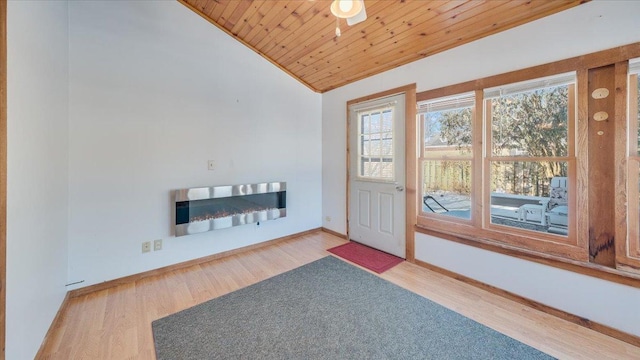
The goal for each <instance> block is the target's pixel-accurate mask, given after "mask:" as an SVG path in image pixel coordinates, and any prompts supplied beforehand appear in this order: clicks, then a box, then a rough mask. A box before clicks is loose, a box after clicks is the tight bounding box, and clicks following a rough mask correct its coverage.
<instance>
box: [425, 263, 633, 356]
mask: <svg viewBox="0 0 640 360" xmlns="http://www.w3.org/2000/svg"><path fill="white" fill-rule="evenodd" d="M415 264H416V265H418V266H421V267H423V268H426V269H429V270H431V271H434V272H437V273H439V274H442V275H444V276H447V277H450V278H453V279H455V280H458V281H460V282H463V283H465V284H469V285H472V286H475V287H477V288H479V289H482V290H485V291H488V292H490V293H492V294H495V295H498V296H501V297H503V298H506V299H509V300H512V301H515V302H517V303H520V304H523V305H526V306H528V307H530V308H533V309H535V310H539V311H542V312H544V313H547V314H549V315H553V316H555V317H557V318H560V319H563V320H566V321H569V322H572V323H574V324H577V325H580V326H583V327H585V328H587V329H591V330H594V331H597V332H599V333H601V334H604V335H607V336H610V337H612V338H615V339H618V340H621V341H624V342H626V343H629V344H631V345H634V346H640V337H638V336H635V335H632V334H629V333H626V332H624V331H620V330H618V329H615V328H612V327H610V326H607V325H603V324H600V323H597V322H595V321H591V320H589V319H586V318H583V317H581V316H577V315H574V314H571V313H568V312H566V311H563V310H559V309H556V308H554V307H551V306H548V305H545V304H542V303H539V302H537V301H535V300H531V299H528V298H525V297H523V296H520V295H517V294H514V293H512V292H509V291H506V290H503V289H500V288H497V287H495V286H492V285H488V284H485V283H483V282H481V281H478V280H475V279H472V278H469V277H467V276H464V275H461V274H458V273H456V272H453V271H449V270H447V269H443V268H441V267H438V266H435V265H432V264H429V263H426V262H424V261H420V260H415Z"/></svg>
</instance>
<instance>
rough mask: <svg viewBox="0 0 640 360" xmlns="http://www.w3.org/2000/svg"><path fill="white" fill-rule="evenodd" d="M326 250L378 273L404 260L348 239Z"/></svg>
mask: <svg viewBox="0 0 640 360" xmlns="http://www.w3.org/2000/svg"><path fill="white" fill-rule="evenodd" d="M327 251H328V252H330V253H332V254H335V255H338V256H339V257H341V258H343V259H345V260H349V261H351V262H353V263H356V264H358V265H360V266H362V267H365V268H367V269H369V270H371V271H375V272H377V273H378V274H381V273H383V272H385V271H387V270H389V269H391V268H392V267H394V266H396V265H398V264H400V263H401V262H403V261H404V259H402V258H399V257H397V256H394V255H391V254H387V253H386V252H382V251H380V250H376V249H374V248H370V247H368V246H365V245H362V244H359V243H357V242H355V241H349V242H348V243H346V244H344V245H340V246H336V247H334V248H331V249H328V250H327Z"/></svg>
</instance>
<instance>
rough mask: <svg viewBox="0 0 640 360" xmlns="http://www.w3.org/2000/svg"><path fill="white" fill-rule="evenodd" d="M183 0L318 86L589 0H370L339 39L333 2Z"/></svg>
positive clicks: (364, 74)
mask: <svg viewBox="0 0 640 360" xmlns="http://www.w3.org/2000/svg"><path fill="white" fill-rule="evenodd" d="M178 1H180V2H181V3H183V4H184V5H185V6H187V7H188V8H190V9H191V10H193V11H194V12H196V13H198V14H199V15H200V16H202V17H203V18H205V19H207V20H208V21H209V22H211V23H212V24H214V25H215V26H217V27H218V28H220V29H221V30H223V31H225V32H226V33H227V34H229V35H231V36H233V37H235V38H236V39H237V40H238V41H240V42H241V43H243V44H244V45H246V46H248V47H250V48H251V49H252V50H254V51H255V52H257V53H258V54H260V55H262V56H263V57H264V58H266V59H267V60H269V61H270V62H272V63H273V64H275V65H276V66H278V67H279V68H280V69H282V70H283V71H285V72H286V73H288V74H289V75H291V76H293V77H295V78H296V79H298V80H299V81H300V82H302V83H303V84H305V85H306V86H308V87H309V88H311V89H312V90H314V91H318V92H325V91H328V90H331V89H335V88H337V87H340V86H343V85H346V84H348V83H351V82H354V81H357V80H360V79H363V78H365V77H369V76H372V75H375V74H378V73H381V72H384V71H387V70H390V69H393V68H396V67H398V66H401V65H405V64H407V63H410V62H413V61H416V60H419V59H422V58H424V57H426V56H430V55H433V54H435V53H438V52H441V51H445V50H448V49H451V48H453V47H456V46H460V45H462V44H465V43H468V42H470V41H474V40H477V39H480V38H482V37H485V36H489V35H492V34H495V33H497V32H500V31H504V30H507V29H509V28H512V27H514V26H518V25H521V24H524V23H527V22H530V21H533V20H536V19H539V18H541V17H544V16H547V15H551V14H554V13H556V12H559V11H563V10H566V9H568V8H571V7H574V6H577V5H580V4H581V3H583V2H585V1H581V0H562V1H560V0H511V1H506V0H488V1H480V0H455V1H443V0H439V1H427V0H395V1H390V0H365V8H366V10H367V17H368V18H367V20H365V21H364V22H362V23H359V24H356V25H354V26H351V27H349V26H347V25H346V22H345V20H344V19H341V20H340V29H341V30H342V36H341V37H336V36H335V26H336V19H335V17H334V16H333V15H332V14H331V13H330V10H329V5H330V3H331V1H329V0H178Z"/></svg>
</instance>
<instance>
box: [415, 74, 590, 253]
mask: <svg viewBox="0 0 640 360" xmlns="http://www.w3.org/2000/svg"><path fill="white" fill-rule="evenodd" d="M575 84H576V75H575V73H570V74H562V75H556V76H553V77H549V78H542V79H535V80H531V81H526V82H522V83H513V84H506V85H504V86H500V87H495V88H488V89H483V90H482V91H474V92H472V93H465V94H459V95H456V96H448V97H442V98H434V99H428V100H425V101H421V102H419V103H418V121H419V124H420V141H421V147H420V161H419V167H418V172H419V176H420V186H421V189H420V190H421V193H420V194H421V196H420V198H419V200H420V201H421V204H420V205H419V207H420V209H421V212H420V216H419V218H418V224H419V225H421V226H424V227H427V228H429V229H432V230H438V231H444V232H453V233H455V234H458V235H468V236H473V237H481V238H485V239H492V240H498V241H501V242H505V243H510V244H514V245H517V246H520V247H524V248H528V249H533V250H540V249H541V248H544V249H545V251H546V252H549V253H555V254H558V255H562V256H574V257H575V258H579V257H580V256H584V255H575V254H577V253H578V251H579V249H577V242H576V235H575V232H576V231H575V224H576V222H575V220H574V218H575V213H576V211H575V205H574V204H575V200H574V199H573V197H575V194H573V193H572V191H573V189H575V182H576V176H575V174H576V159H575V113H576V106H575V104H576V99H575ZM478 105H480V106H478ZM580 251H581V254H584V250H580Z"/></svg>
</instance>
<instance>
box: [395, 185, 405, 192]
mask: <svg viewBox="0 0 640 360" xmlns="http://www.w3.org/2000/svg"><path fill="white" fill-rule="evenodd" d="M396 191H404V186H400V185H398V186H396Z"/></svg>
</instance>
